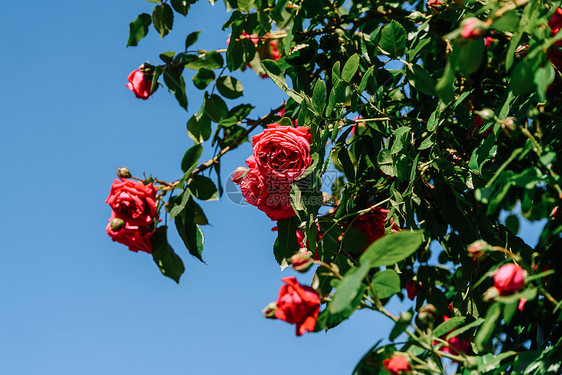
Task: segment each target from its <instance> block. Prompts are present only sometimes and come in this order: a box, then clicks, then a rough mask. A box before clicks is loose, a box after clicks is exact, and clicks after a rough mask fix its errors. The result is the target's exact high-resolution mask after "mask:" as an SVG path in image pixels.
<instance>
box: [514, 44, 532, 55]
mask: <svg viewBox="0 0 562 375" xmlns="http://www.w3.org/2000/svg"><path fill="white" fill-rule="evenodd" d="M528 51H529V45H528V44H524V45H522V46H519V47H517V48H516V49H515V55H516V56H519V57H523V56H525V55H526V54H527V52H528Z"/></svg>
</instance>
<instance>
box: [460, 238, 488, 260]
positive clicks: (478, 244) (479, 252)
mask: <svg viewBox="0 0 562 375" xmlns="http://www.w3.org/2000/svg"><path fill="white" fill-rule="evenodd" d="M491 249H492V247H491V246H490V245H489V244H488V243H487V242H486V241H483V240H478V241H474V242H473V243H471V244H470V245H468V248H467V249H466V251H467V252H468V256H469V257H471V258H475V259H478V260H480V259H484V258H485V257H486V252H487V251H490V250H491Z"/></svg>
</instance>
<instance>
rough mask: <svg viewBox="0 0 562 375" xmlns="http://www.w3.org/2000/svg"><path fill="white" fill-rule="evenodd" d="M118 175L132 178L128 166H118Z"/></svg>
mask: <svg viewBox="0 0 562 375" xmlns="http://www.w3.org/2000/svg"><path fill="white" fill-rule="evenodd" d="M117 176H119V177H120V178H131V171H129V168H127V167H121V168H117Z"/></svg>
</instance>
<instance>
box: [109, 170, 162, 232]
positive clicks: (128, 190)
mask: <svg viewBox="0 0 562 375" xmlns="http://www.w3.org/2000/svg"><path fill="white" fill-rule="evenodd" d="M105 203H107V204H109V205H110V206H111V208H112V209H113V210H114V211H115V213H116V214H117V216H118V217H119V218H120V219H123V220H124V221H125V222H126V223H127V224H129V225H132V226H146V225H150V224H152V223H154V222H155V221H158V212H157V210H156V189H155V188H154V186H152V183H149V184H148V185H145V184H143V183H142V182H139V181H134V180H130V179H115V181H113V184H112V185H111V191H110V193H109V196H108V197H107V199H106V200H105Z"/></svg>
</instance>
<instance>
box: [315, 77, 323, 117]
mask: <svg viewBox="0 0 562 375" xmlns="http://www.w3.org/2000/svg"><path fill="white" fill-rule="evenodd" d="M312 105H313V106H314V109H316V111H317V112H318V113H319V114H320V115H322V113H324V108H325V107H326V85H325V84H324V81H322V79H320V78H318V80H317V81H316V85H314V91H313V93H312Z"/></svg>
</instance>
